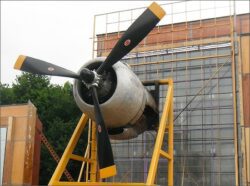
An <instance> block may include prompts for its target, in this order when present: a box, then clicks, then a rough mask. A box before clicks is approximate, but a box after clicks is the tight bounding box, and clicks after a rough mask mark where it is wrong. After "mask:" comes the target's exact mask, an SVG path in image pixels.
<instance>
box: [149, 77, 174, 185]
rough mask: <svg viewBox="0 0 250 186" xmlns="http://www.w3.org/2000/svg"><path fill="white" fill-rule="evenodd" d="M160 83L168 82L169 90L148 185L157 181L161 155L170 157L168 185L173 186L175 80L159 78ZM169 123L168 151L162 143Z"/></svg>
mask: <svg viewBox="0 0 250 186" xmlns="http://www.w3.org/2000/svg"><path fill="white" fill-rule="evenodd" d="M158 83H159V84H168V92H167V96H166V101H165V104H164V108H163V112H162V116H161V120H160V125H159V129H158V132H157V137H156V142H155V146H154V151H153V156H152V159H151V163H150V167H149V173H148V177H147V182H146V184H147V185H153V184H154V183H155V177H156V173H157V168H158V164H159V158H160V155H162V156H163V157H165V158H167V159H168V186H173V180H174V174H173V159H174V156H173V155H174V153H173V136H174V135H173V133H174V129H173V80H172V79H166V80H159V81H158ZM167 125H168V127H167V128H168V152H164V151H163V150H162V144H163V140H164V134H165V130H166V126H167Z"/></svg>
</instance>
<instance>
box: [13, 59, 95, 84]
mask: <svg viewBox="0 0 250 186" xmlns="http://www.w3.org/2000/svg"><path fill="white" fill-rule="evenodd" d="M14 68H15V69H19V70H22V71H25V72H30V73H33V74H40V75H51V76H61V77H69V78H75V79H79V80H83V81H84V82H86V83H88V82H92V81H93V79H94V73H93V72H92V71H91V70H88V69H83V70H82V72H81V73H80V75H78V74H76V73H75V72H72V71H70V70H67V69H65V68H62V67H59V66H57V65H54V64H51V63H48V62H46V61H42V60H40V59H36V58H32V57H28V56H23V55H20V56H19V57H18V59H17V61H16V63H15V66H14Z"/></svg>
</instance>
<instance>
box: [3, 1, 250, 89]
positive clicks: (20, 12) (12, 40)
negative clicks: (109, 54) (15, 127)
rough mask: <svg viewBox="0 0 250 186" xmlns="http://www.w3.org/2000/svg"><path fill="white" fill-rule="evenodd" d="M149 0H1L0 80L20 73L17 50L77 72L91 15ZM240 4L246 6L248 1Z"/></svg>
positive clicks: (88, 52)
mask: <svg viewBox="0 0 250 186" xmlns="http://www.w3.org/2000/svg"><path fill="white" fill-rule="evenodd" d="M152 2H153V1H1V82H2V83H9V84H11V83H12V82H14V81H15V78H16V75H19V74H21V73H20V72H19V71H17V70H14V69H13V65H14V63H15V61H16V59H17V57H18V55H20V54H23V55H28V56H31V57H35V58H38V59H43V60H46V61H48V62H52V63H54V64H56V65H60V66H62V67H65V68H68V69H69V70H72V71H75V72H76V71H77V70H78V69H79V68H80V66H81V65H82V64H83V63H85V62H86V61H88V60H89V59H91V57H92V41H91V39H90V38H91V37H92V32H93V18H94V15H96V14H100V13H108V12H112V11H118V10H126V9H130V8H137V7H146V6H148V5H150V4H151V3H152ZM156 2H158V3H166V2H169V1H165V2H164V1H156ZM224 2H226V1H224ZM244 3H245V4H244ZM247 3H248V4H247ZM240 6H241V7H242V8H243V7H247V6H248V7H249V2H247V1H245V2H243V4H242V3H241V4H240V5H239V6H238V8H239V7H240ZM239 9H240V8H239ZM248 12H249V9H248ZM51 80H52V83H59V84H62V83H63V82H65V81H67V80H68V79H67V78H61V77H55V78H54V77H53V78H52V79H51ZM71 82H72V81H71Z"/></svg>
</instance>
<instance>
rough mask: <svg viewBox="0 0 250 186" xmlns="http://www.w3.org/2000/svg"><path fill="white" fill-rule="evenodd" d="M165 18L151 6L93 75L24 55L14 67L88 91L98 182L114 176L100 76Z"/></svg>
mask: <svg viewBox="0 0 250 186" xmlns="http://www.w3.org/2000/svg"><path fill="white" fill-rule="evenodd" d="M164 15H165V12H164V10H163V9H162V8H161V7H160V6H159V5H158V4H157V3H152V4H151V5H150V6H149V7H148V8H147V9H146V10H145V11H144V12H143V13H142V14H141V15H140V16H139V17H138V18H137V19H136V20H135V21H134V23H133V24H132V25H131V26H130V27H129V28H128V29H127V31H126V32H125V33H124V34H123V36H122V37H121V38H120V39H119V41H118V42H117V43H116V45H115V47H114V48H113V49H112V51H111V52H110V54H109V55H108V56H107V58H106V60H105V61H104V63H102V64H101V65H100V66H99V67H98V69H97V70H96V71H91V70H89V69H87V68H83V69H82V70H81V72H80V73H79V74H77V73H75V72H72V71H70V70H67V69H65V68H62V67H59V66H56V65H53V64H51V63H48V62H45V61H42V60H39V59H35V58H32V57H28V56H23V55H20V56H19V57H18V59H17V61H16V63H15V66H14V68H15V69H19V70H22V71H25V72H30V73H33V74H41V75H51V76H62V77H69V78H74V79H78V80H80V81H82V82H83V83H84V85H85V86H86V87H87V88H88V89H89V90H90V91H91V94H92V99H93V103H94V113H95V121H96V123H97V139H98V144H97V148H98V160H99V167H100V177H101V178H107V177H110V176H114V175H116V166H115V164H114V158H113V152H112V148H111V144H110V140H109V136H108V132H107V129H106V127H105V123H104V119H103V116H102V112H101V109H100V104H99V100H98V94H97V91H98V90H97V87H98V86H99V84H100V82H101V81H100V79H101V75H102V74H103V72H104V71H106V70H108V69H109V68H111V67H112V66H113V65H114V64H115V63H116V62H118V61H119V60H120V59H122V58H123V57H124V56H125V55H126V54H128V53H129V52H130V51H131V50H132V49H133V48H134V47H136V46H137V45H138V44H139V43H140V42H141V41H142V40H143V39H144V38H145V37H146V36H147V35H148V33H149V32H150V31H151V30H152V29H153V28H154V27H155V25H156V24H157V23H158V22H159V21H160V20H161V19H162V17H163V16H164Z"/></svg>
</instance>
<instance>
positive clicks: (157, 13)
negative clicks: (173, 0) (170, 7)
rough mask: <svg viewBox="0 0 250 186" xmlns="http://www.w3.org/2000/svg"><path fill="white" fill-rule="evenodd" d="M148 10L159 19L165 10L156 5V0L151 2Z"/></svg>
mask: <svg viewBox="0 0 250 186" xmlns="http://www.w3.org/2000/svg"><path fill="white" fill-rule="evenodd" d="M148 8H149V10H150V11H151V12H152V13H153V14H154V15H155V16H157V17H158V18H159V19H160V20H161V19H162V18H163V17H164V15H165V14H166V12H165V11H164V10H163V9H162V8H161V7H160V5H158V4H157V3H156V2H153V3H152V4H151V5H150V6H149V7H148Z"/></svg>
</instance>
